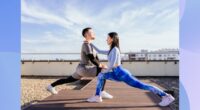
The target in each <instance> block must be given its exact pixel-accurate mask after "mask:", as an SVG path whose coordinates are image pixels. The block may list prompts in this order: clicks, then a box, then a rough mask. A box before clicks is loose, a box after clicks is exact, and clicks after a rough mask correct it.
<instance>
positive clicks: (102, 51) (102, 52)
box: [91, 43, 108, 55]
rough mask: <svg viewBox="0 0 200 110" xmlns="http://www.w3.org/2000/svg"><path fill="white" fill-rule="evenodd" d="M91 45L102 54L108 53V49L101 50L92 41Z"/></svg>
mask: <svg viewBox="0 0 200 110" xmlns="http://www.w3.org/2000/svg"><path fill="white" fill-rule="evenodd" d="M91 45H92V47H93V48H94V49H95V50H96V51H97V52H98V53H100V54H105V55H107V54H108V51H106V50H100V49H98V48H97V47H96V46H95V45H93V44H92V43H91Z"/></svg>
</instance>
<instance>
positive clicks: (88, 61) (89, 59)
mask: <svg viewBox="0 0 200 110" xmlns="http://www.w3.org/2000/svg"><path fill="white" fill-rule="evenodd" d="M82 35H83V37H84V39H85V40H84V42H83V44H82V49H81V61H80V63H79V65H78V66H77V68H76V70H75V72H74V73H73V74H72V76H70V77H68V78H64V79H59V80H57V81H55V82H53V83H52V84H50V85H49V86H48V87H47V90H48V91H49V92H51V93H52V94H57V93H58V92H57V91H56V89H55V87H56V86H58V85H61V84H66V83H71V82H75V81H77V80H80V79H81V78H82V77H96V76H97V75H98V73H100V71H101V69H102V68H105V65H103V64H101V63H100V62H99V59H98V56H97V54H96V51H95V50H94V49H93V47H92V46H91V42H92V40H94V39H95V34H94V32H93V30H92V28H90V27H88V28H85V29H83V31H82ZM104 85H105V81H103V83H102V88H101V91H102V92H101V95H102V98H107V99H111V98H113V96H112V95H110V94H108V93H107V92H106V91H104Z"/></svg>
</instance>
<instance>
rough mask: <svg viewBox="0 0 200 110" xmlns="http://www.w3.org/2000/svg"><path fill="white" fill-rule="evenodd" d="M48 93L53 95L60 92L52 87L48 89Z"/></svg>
mask: <svg viewBox="0 0 200 110" xmlns="http://www.w3.org/2000/svg"><path fill="white" fill-rule="evenodd" d="M46 89H47V91H49V92H51V93H52V94H54V95H55V94H58V92H57V91H56V89H55V88H54V87H52V86H51V85H49V86H47V87H46Z"/></svg>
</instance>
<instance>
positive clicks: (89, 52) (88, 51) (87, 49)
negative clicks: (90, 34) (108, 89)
mask: <svg viewBox="0 0 200 110" xmlns="http://www.w3.org/2000/svg"><path fill="white" fill-rule="evenodd" d="M84 49H85V50H84V52H85V54H86V55H87V57H88V58H89V59H90V61H91V62H92V63H93V64H94V65H96V66H97V67H101V64H100V62H99V60H98V57H94V55H93V51H92V47H91V45H90V44H89V43H85V45H84Z"/></svg>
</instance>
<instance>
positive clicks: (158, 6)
mask: <svg viewBox="0 0 200 110" xmlns="http://www.w3.org/2000/svg"><path fill="white" fill-rule="evenodd" d="M141 2H142V1H141ZM78 3H79V4H81V2H80V1H79V2H78ZM133 4H134V1H128V2H121V3H120V4H115V5H109V6H105V7H104V6H101V10H100V11H98V12H93V14H91V12H92V11H93V9H90V8H87V6H83V5H78V4H76V5H72V4H71V3H70V2H66V4H63V5H64V9H63V13H62V14H60V15H58V14H56V13H53V12H52V11H51V10H50V9H47V8H45V6H44V7H41V6H39V5H36V4H34V5H33V4H29V3H28V1H27V2H26V1H25V0H22V15H21V16H22V22H23V23H31V24H38V25H40V24H42V25H47V26H48V25H49V24H51V25H56V26H60V27H62V28H63V29H64V30H66V32H62V33H59V32H60V30H59V29H57V30H58V32H46V30H44V33H45V34H44V33H43V34H41V35H38V36H41V38H39V37H37V39H35V38H34V36H33V37H26V36H22V37H24V38H23V41H22V43H23V48H22V49H24V50H26V51H29V50H34V49H33V48H40V47H39V46H40V45H42V44H48V45H44V47H42V48H43V49H40V51H53V50H55V49H54V48H56V49H57V51H58V50H59V49H60V51H68V52H70V51H77V52H79V51H80V45H81V41H82V38H81V31H82V29H83V28H84V27H86V26H92V27H94V30H95V32H96V35H97V41H95V43H96V44H97V45H98V46H101V47H102V48H107V46H106V43H105V39H106V34H107V33H108V32H110V31H116V32H118V33H119V34H120V40H121V41H120V42H121V47H122V51H129V50H138V49H142V48H148V49H158V48H168V47H169V48H178V45H179V40H178V38H179V37H178V33H179V31H178V29H179V22H178V16H179V15H178V1H174V0H171V1H163V0H160V1H152V3H149V4H145V2H144V3H143V4H144V5H141V4H140V5H138V6H137V5H135V7H133V6H132V5H133ZM47 5H48V4H47ZM54 11H56V10H54ZM94 13H95V14H94ZM22 25H23V24H22ZM58 33H59V34H58ZM64 36H67V37H64ZM67 38H68V39H67ZM166 41H168V42H166ZM74 42H75V43H76V45H78V46H75V47H73V48H70V46H72V45H73V44H74ZM65 46H66V47H65ZM73 46H74V45H73ZM63 47H65V48H63ZM126 47H130V48H126ZM36 50H37V49H36Z"/></svg>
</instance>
